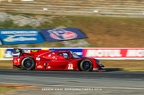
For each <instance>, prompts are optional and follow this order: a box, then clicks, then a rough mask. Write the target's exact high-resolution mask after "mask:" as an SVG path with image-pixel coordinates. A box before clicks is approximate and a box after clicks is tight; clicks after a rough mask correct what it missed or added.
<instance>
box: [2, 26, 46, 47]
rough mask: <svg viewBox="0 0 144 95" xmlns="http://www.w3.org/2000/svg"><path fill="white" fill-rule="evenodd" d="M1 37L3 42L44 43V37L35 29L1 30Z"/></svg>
mask: <svg viewBox="0 0 144 95" xmlns="http://www.w3.org/2000/svg"><path fill="white" fill-rule="evenodd" d="M0 38H1V41H2V43H3V44H5V45H8V44H31V43H43V42H44V39H43V37H42V36H41V34H40V33H39V32H38V31H37V30H34V29H21V30H16V29H13V30H11V29H10V30H0Z"/></svg>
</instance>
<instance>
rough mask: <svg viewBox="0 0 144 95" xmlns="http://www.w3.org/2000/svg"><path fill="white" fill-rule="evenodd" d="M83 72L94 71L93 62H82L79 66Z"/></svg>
mask: <svg viewBox="0 0 144 95" xmlns="http://www.w3.org/2000/svg"><path fill="white" fill-rule="evenodd" d="M79 65H80V66H79V67H80V70H81V71H92V68H93V66H92V62H91V61H90V60H82V61H81V62H80V64H79Z"/></svg>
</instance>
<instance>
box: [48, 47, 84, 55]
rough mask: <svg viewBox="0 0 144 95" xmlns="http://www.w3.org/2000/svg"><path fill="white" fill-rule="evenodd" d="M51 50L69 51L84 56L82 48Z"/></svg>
mask: <svg viewBox="0 0 144 95" xmlns="http://www.w3.org/2000/svg"><path fill="white" fill-rule="evenodd" d="M49 50H52V51H55V50H69V51H72V52H74V53H76V54H77V55H78V56H79V57H82V55H83V49H82V48H50V49H49Z"/></svg>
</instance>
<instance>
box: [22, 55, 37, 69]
mask: <svg viewBox="0 0 144 95" xmlns="http://www.w3.org/2000/svg"><path fill="white" fill-rule="evenodd" d="M21 68H22V69H23V70H33V69H34V68H35V61H34V60H33V59H32V58H31V57H26V58H24V59H23V60H22V62H21Z"/></svg>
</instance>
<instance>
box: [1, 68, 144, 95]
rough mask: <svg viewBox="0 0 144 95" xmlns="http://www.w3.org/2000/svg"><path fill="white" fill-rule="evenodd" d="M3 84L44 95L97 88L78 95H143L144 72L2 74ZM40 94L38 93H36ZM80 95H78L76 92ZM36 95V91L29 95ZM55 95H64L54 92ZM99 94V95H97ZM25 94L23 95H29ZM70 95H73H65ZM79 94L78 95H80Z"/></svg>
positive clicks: (20, 71) (68, 94) (18, 71)
mask: <svg viewBox="0 0 144 95" xmlns="http://www.w3.org/2000/svg"><path fill="white" fill-rule="evenodd" d="M0 83H19V84H27V85H36V86H39V87H41V90H42V91H41V93H40V92H39V93H38V92H37V94H36V93H35V94H34V95H43V94H46V92H45V91H43V90H50V89H44V88H68V87H70V88H87V89H88V88H93V89H95V91H89V92H85V91H81V92H78V93H76V94H77V95H83V94H84V95H97V94H98V95H143V94H144V73H143V72H123V71H114V72H80V71H25V70H2V69H1V70H0ZM36 91H38V89H37V90H35V92H36ZM75 92H76V91H75ZM20 93H21V92H20ZM28 93H29V94H30V93H33V90H31V91H27V93H26V94H28ZM51 93H52V95H58V94H63V93H64V92H63V93H62V92H60V91H59V92H57V93H54V92H51ZM95 93H97V94H95ZM26 94H22V95H26ZM65 94H66V95H73V94H74V93H72V94H70V93H69V92H65ZM76 94H75V95H76Z"/></svg>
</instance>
